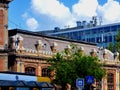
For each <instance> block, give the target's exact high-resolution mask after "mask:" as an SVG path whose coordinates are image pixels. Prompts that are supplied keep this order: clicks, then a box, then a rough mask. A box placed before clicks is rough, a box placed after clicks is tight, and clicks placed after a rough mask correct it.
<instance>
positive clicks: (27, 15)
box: [8, 0, 120, 31]
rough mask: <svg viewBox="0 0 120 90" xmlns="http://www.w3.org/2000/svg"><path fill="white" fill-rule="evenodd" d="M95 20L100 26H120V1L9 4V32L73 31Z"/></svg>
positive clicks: (22, 1)
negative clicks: (82, 22)
mask: <svg viewBox="0 0 120 90" xmlns="http://www.w3.org/2000/svg"><path fill="white" fill-rule="evenodd" d="M93 16H97V20H98V25H99V21H102V24H110V23H118V22H120V0H13V1H12V2H11V3H10V4H9V16H8V23H9V29H14V28H20V29H23V30H30V31H43V30H53V29H54V27H60V28H66V27H68V26H69V27H75V26H76V21H84V20H86V21H87V22H89V21H90V20H92V17H93Z"/></svg>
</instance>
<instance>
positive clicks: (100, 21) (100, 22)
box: [99, 16, 102, 26]
mask: <svg viewBox="0 0 120 90" xmlns="http://www.w3.org/2000/svg"><path fill="white" fill-rule="evenodd" d="M99 24H100V26H101V24H102V16H100V17H99Z"/></svg>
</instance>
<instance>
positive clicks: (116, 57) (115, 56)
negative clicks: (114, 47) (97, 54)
mask: <svg viewBox="0 0 120 90" xmlns="http://www.w3.org/2000/svg"><path fill="white" fill-rule="evenodd" d="M114 59H115V60H116V61H119V53H118V52H115V53H114Z"/></svg>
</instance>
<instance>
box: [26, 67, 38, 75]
mask: <svg viewBox="0 0 120 90" xmlns="http://www.w3.org/2000/svg"><path fill="white" fill-rule="evenodd" d="M35 72H36V69H35V68H34V67H26V68H25V73H27V74H34V75H35Z"/></svg>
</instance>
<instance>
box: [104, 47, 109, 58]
mask: <svg viewBox="0 0 120 90" xmlns="http://www.w3.org/2000/svg"><path fill="white" fill-rule="evenodd" d="M103 58H104V59H108V55H107V50H106V49H104V51H103Z"/></svg>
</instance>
